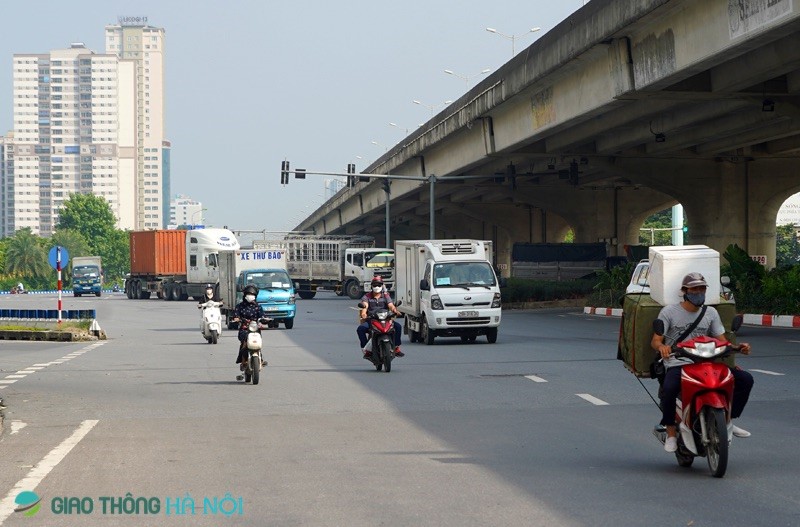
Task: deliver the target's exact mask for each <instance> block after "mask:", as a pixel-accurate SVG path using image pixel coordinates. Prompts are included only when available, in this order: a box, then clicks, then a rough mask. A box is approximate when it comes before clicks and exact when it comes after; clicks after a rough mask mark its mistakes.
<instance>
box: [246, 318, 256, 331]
mask: <svg viewBox="0 0 800 527" xmlns="http://www.w3.org/2000/svg"><path fill="white" fill-rule="evenodd" d="M247 329H248V330H250V331H258V322H256V321H255V320H251V321H250V324H248V325H247Z"/></svg>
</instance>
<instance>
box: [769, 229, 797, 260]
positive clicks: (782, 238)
mask: <svg viewBox="0 0 800 527" xmlns="http://www.w3.org/2000/svg"><path fill="white" fill-rule="evenodd" d="M775 238H776V239H775V264H776V265H777V266H778V267H786V266H790V265H797V264H800V242H798V240H797V234H796V232H795V226H794V225H792V224H788V225H779V226H778V227H777V228H776V229H775Z"/></svg>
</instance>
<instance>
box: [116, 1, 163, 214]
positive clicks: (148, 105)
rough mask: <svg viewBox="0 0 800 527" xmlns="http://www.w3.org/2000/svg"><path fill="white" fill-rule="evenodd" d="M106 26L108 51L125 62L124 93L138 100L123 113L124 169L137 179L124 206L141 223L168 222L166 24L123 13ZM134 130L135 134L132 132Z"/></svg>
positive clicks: (129, 175)
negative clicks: (150, 23)
mask: <svg viewBox="0 0 800 527" xmlns="http://www.w3.org/2000/svg"><path fill="white" fill-rule="evenodd" d="M118 22H119V23H118V24H117V25H109V26H106V28H105V41H106V53H108V54H115V55H116V56H117V57H119V60H120V63H121V64H122V63H124V64H126V65H128V66H129V67H127V68H125V70H124V74H122V75H121V76H120V93H123V94H125V95H126V100H129V101H132V107H130V108H124V109H122V111H121V115H120V128H121V129H122V127H123V126H124V127H125V135H124V136H123V137H121V138H120V172H121V174H122V177H123V179H125V180H127V179H130V180H131V184H132V185H131V186H128V187H127V188H129V189H130V191H131V193H130V196H128V195H126V197H125V200H124V201H123V202H122V203H121V208H122V209H124V210H125V211H127V210H128V209H132V211H133V214H134V217H135V226H134V228H136V229H161V228H165V227H166V225H167V222H168V220H169V216H168V211H169V143H168V142H166V140H165V128H164V29H162V28H157V27H151V26H149V25H147V17H120V18H119V20H118ZM128 95H130V96H128ZM128 131H130V135H128Z"/></svg>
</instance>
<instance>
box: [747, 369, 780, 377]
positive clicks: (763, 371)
mask: <svg viewBox="0 0 800 527" xmlns="http://www.w3.org/2000/svg"><path fill="white" fill-rule="evenodd" d="M750 371H757V372H758V373H764V374H766V375H778V376H781V377H782V376H784V375H786V374H785V373H778V372H776V371H769V370H756V369H752V368H751V369H750Z"/></svg>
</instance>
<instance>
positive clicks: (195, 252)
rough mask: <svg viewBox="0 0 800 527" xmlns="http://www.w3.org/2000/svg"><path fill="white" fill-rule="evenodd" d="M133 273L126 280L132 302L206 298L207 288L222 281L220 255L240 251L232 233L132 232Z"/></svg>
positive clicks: (194, 231)
mask: <svg viewBox="0 0 800 527" xmlns="http://www.w3.org/2000/svg"><path fill="white" fill-rule="evenodd" d="M129 235H130V251H131V252H130V254H131V272H130V274H129V275H128V276H127V278H126V280H125V293H126V294H127V296H128V298H130V299H142V300H144V299H148V298H150V295H151V294H152V293H155V294H156V296H157V297H158V298H163V299H164V300H187V299H188V298H189V297H192V298H194V299H196V300H199V299H201V298H202V297H203V295H204V294H205V290H206V285H208V284H212V285H213V284H216V283H217V282H218V281H219V261H218V260H219V252H220V251H225V250H236V249H238V248H239V241H238V240H237V239H236V236H234V234H233V233H232V232H231V231H229V230H228V229H196V230H188V231H186V230H158V231H132V232H130V233H129Z"/></svg>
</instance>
